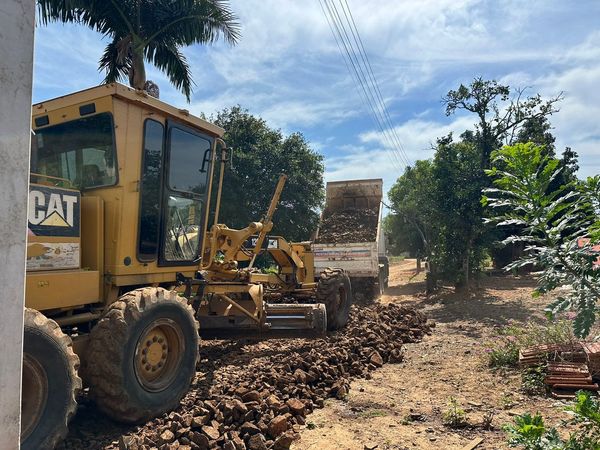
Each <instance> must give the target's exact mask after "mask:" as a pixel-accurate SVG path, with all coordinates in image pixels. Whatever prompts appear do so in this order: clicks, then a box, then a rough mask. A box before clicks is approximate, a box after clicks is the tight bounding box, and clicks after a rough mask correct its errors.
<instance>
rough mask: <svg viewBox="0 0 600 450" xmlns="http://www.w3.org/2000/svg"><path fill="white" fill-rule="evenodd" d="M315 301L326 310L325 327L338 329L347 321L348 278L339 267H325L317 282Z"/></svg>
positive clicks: (350, 289) (348, 311)
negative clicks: (321, 304)
mask: <svg viewBox="0 0 600 450" xmlns="http://www.w3.org/2000/svg"><path fill="white" fill-rule="evenodd" d="M317 301H318V302H319V303H324V304H325V308H326V310H327V329H328V330H331V331H332V330H339V329H340V328H343V327H344V326H345V325H346V323H347V322H348V316H349V314H350V306H351V305H352V287H351V285H350V278H348V275H347V274H346V273H345V272H344V271H343V270H341V269H325V271H324V272H322V273H321V276H320V277H319V281H318V284H317Z"/></svg>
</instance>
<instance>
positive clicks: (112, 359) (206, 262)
mask: <svg viewBox="0 0 600 450" xmlns="http://www.w3.org/2000/svg"><path fill="white" fill-rule="evenodd" d="M32 127H33V135H32V147H31V161H30V165H31V175H30V188H29V206H28V238H27V273H26V299H25V306H26V310H25V312H24V318H25V326H24V350H23V384H22V386H23V387H22V408H21V409H22V428H21V447H22V448H23V449H26V450H32V449H35V450H40V449H52V448H54V446H55V445H56V444H57V443H58V442H59V441H60V440H62V439H63V438H64V436H65V435H66V433H67V427H68V423H69V420H70V419H71V417H72V416H73V414H74V413H75V411H76V408H77V398H78V394H79V392H80V391H81V389H82V387H84V386H86V387H87V388H89V397H90V398H91V399H92V400H93V401H95V403H96V405H97V407H98V408H99V409H100V410H101V411H103V412H104V413H106V414H107V415H108V416H110V417H111V418H113V419H115V420H119V421H123V422H127V423H139V422H144V421H146V420H149V419H150V418H152V417H155V416H158V415H160V414H162V413H164V412H166V411H169V410H171V409H173V408H175V407H176V406H177V405H178V404H179V401H180V400H181V398H182V397H183V396H184V395H185V393H186V392H187V390H188V388H189V386H190V383H191V380H192V379H193V377H194V375H195V372H196V364H197V362H198V355H199V353H198V344H199V339H200V336H204V335H211V333H213V334H214V335H224V336H234V335H242V336H259V337H267V338H268V337H271V336H273V337H275V336H277V337H279V336H288V335H292V336H298V335H299V336H314V335H318V336H321V335H323V333H325V332H326V330H332V329H337V328H341V327H343V326H344V325H345V323H346V321H347V320H348V312H349V308H350V303H351V298H352V293H351V285H350V281H349V278H348V276H347V274H345V273H344V271H343V270H341V269H337V268H327V269H324V270H315V267H314V254H313V251H312V246H311V242H299V243H292V242H288V241H287V240H286V239H285V238H283V237H281V236H272V235H269V232H270V231H271V229H272V228H273V215H274V213H275V211H276V208H277V203H278V200H279V196H280V194H281V191H282V190H283V188H284V183H285V177H284V176H282V177H281V178H280V180H279V182H278V183H277V186H276V188H275V193H274V195H273V198H272V200H271V203H270V205H269V208H268V210H267V211H266V212H265V215H264V216H263V217H262V218H260V220H258V221H256V222H252V223H250V224H248V226H247V227H245V228H243V229H240V230H237V229H231V228H229V227H227V225H226V224H223V223H220V221H219V209H220V203H221V194H222V187H223V176H224V169H225V166H226V164H227V163H228V161H229V159H230V152H229V150H228V149H227V145H226V143H225V142H224V141H223V140H222V136H223V134H224V130H223V129H222V128H220V127H218V126H215V125H214V124H212V123H209V122H207V121H205V120H203V119H201V118H199V117H195V116H193V115H192V114H190V113H189V112H188V111H187V110H184V109H179V108H176V107H173V106H170V105H168V104H166V103H164V102H162V101H160V100H158V99H156V98H153V97H151V96H149V95H148V94H147V93H146V92H144V91H138V90H133V89H131V88H128V87H126V86H123V85H121V84H118V83H112V84H106V85H101V86H97V87H94V88H91V89H87V90H84V91H80V92H76V93H73V94H69V95H66V96H64V97H60V98H56V99H53V100H49V101H44V102H42V103H39V104H36V105H33V108H32ZM265 252H268V253H269V255H270V256H271V258H272V260H273V261H275V262H276V264H277V267H278V270H277V273H263V272H262V271H260V270H257V269H256V268H255V267H254V265H255V261H256V259H257V257H258V256H260V255H261V254H262V253H265ZM270 299H272V300H273V301H267V300H270Z"/></svg>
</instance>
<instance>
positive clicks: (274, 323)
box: [198, 303, 327, 339]
mask: <svg viewBox="0 0 600 450" xmlns="http://www.w3.org/2000/svg"><path fill="white" fill-rule="evenodd" d="M198 320H199V323H200V336H202V337H203V338H207V337H211V338H224V339H239V338H259V339H271V338H295V337H297V338H315V337H323V336H325V334H326V332H327V312H326V310H325V305H323V304H321V303H318V304H269V303H266V304H265V323H264V324H260V323H257V322H254V321H252V320H250V319H249V318H248V317H243V316H200V317H199V318H198Z"/></svg>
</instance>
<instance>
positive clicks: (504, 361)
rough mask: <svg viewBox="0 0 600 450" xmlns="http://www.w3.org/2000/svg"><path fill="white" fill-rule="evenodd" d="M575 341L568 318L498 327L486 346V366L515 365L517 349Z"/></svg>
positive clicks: (516, 364)
mask: <svg viewBox="0 0 600 450" xmlns="http://www.w3.org/2000/svg"><path fill="white" fill-rule="evenodd" d="M574 342H577V338H576V337H575V335H574V334H573V326H572V323H571V321H570V320H564V319H563V320H555V321H549V322H546V323H545V324H538V323H533V322H527V323H526V324H524V325H516V324H509V325H507V326H505V327H502V328H499V330H498V333H497V335H496V337H495V338H494V340H493V341H492V342H490V343H488V345H487V348H486V350H485V351H486V353H487V360H488V361H487V362H488V366H489V367H491V368H494V369H497V368H503V367H517V366H518V364H519V350H521V349H523V348H527V347H534V346H536V345H544V344H572V343H574Z"/></svg>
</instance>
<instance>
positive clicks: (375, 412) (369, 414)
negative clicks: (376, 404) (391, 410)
mask: <svg viewBox="0 0 600 450" xmlns="http://www.w3.org/2000/svg"><path fill="white" fill-rule="evenodd" d="M359 416H360V417H362V418H364V419H372V418H373V417H384V416H387V412H386V411H384V410H382V409H370V410H368V411H363V412H361V413H360V414H359Z"/></svg>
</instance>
